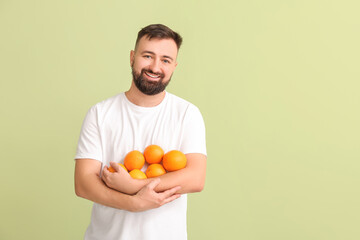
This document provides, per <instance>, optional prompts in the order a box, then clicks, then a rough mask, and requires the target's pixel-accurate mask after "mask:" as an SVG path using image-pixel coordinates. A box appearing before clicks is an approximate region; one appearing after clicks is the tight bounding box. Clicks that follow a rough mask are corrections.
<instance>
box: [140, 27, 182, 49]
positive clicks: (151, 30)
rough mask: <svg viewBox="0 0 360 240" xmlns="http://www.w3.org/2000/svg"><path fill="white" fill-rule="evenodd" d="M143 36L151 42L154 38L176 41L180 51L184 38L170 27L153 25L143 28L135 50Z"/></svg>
mask: <svg viewBox="0 0 360 240" xmlns="http://www.w3.org/2000/svg"><path fill="white" fill-rule="evenodd" d="M143 36H145V37H146V38H148V39H149V40H151V39H152V38H158V39H172V40H174V41H175V43H176V46H177V49H178V50H179V48H180V46H181V43H182V37H181V36H180V34H178V33H177V32H174V31H173V30H171V29H170V28H169V27H167V26H165V25H162V24H151V25H149V26H146V27H144V28H142V29H141V30H140V31H139V33H138V36H137V39H136V44H135V48H136V47H137V44H138V42H139V41H140V39H141V38H142V37H143Z"/></svg>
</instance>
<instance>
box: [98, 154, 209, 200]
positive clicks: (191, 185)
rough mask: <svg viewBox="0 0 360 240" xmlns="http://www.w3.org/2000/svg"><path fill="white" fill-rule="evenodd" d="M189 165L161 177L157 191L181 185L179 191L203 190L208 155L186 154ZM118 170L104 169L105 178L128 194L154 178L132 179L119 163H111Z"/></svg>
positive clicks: (114, 187)
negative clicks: (112, 171)
mask: <svg viewBox="0 0 360 240" xmlns="http://www.w3.org/2000/svg"><path fill="white" fill-rule="evenodd" d="M186 158H187V165H186V167H185V168H184V169H180V170H178V171H174V172H168V173H166V174H164V175H162V176H160V177H159V178H160V179H161V182H160V183H159V185H157V186H156V188H155V191H156V192H162V191H165V190H166V189H170V188H173V187H175V186H180V187H181V189H179V190H178V192H177V193H179V194H183V193H193V192H201V191H202V190H203V188H204V185H205V176H206V156H205V155H203V154H200V153H190V154H186ZM111 166H112V167H113V168H114V169H115V170H116V172H115V173H110V172H109V171H108V170H107V168H104V171H103V180H104V182H105V184H107V185H108V186H109V187H111V188H113V189H116V190H118V191H120V192H124V193H127V194H135V193H137V192H138V191H139V190H140V189H141V188H143V187H144V186H145V185H147V184H148V183H149V182H150V181H152V180H153V179H151V178H150V179H144V180H138V179H132V178H131V177H130V176H129V174H127V173H126V171H125V170H123V169H122V168H120V167H119V165H118V164H115V163H113V162H112V163H111Z"/></svg>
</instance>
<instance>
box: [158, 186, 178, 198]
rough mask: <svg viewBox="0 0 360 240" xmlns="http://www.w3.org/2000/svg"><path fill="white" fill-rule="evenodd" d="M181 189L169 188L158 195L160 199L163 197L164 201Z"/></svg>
mask: <svg viewBox="0 0 360 240" xmlns="http://www.w3.org/2000/svg"><path fill="white" fill-rule="evenodd" d="M180 189H181V186H176V187H173V188H170V189H168V190H166V191H164V192H162V193H159V195H160V196H161V197H163V198H164V199H166V198H168V197H171V196H173V195H174V194H175V193H176V192H177V191H179V190H180Z"/></svg>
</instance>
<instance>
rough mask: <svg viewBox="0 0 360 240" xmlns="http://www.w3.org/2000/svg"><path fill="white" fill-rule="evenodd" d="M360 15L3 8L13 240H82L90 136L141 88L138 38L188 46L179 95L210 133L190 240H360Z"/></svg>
mask: <svg viewBox="0 0 360 240" xmlns="http://www.w3.org/2000/svg"><path fill="white" fill-rule="evenodd" d="M359 9H360V4H359V2H358V1H355V0H354V1H351V0H341V1H340V0H333V1H331V0H328V1H325V0H324V1H321V0H311V1H310V0H288V1H285V0H283V1H281V0H272V1H266V0H254V1H237V0H233V1H229V0H223V1H209V0H199V1H195V0H194V1H190V0H186V1H160V0H152V1H145V0H142V1H126V2H125V1H120V0H117V1H114V0H113V1H85V0H65V1H49V0H41V1H40V0H39V1H26V0H21V1H10V0H1V1H0V69H1V70H0V80H1V85H0V89H1V90H0V93H1V96H0V98H1V101H0V107H1V118H0V119H1V125H0V130H1V132H0V134H1V142H0V146H1V151H0V157H1V174H0V184H1V185H0V187H1V205H0V239H4V240H12V239H53V240H56V239H59V240H60V239H82V237H83V233H84V231H85V229H86V227H87V225H88V222H89V218H90V212H91V203H90V202H89V201H87V200H84V199H80V198H77V197H76V196H75V193H74V186H73V175H74V161H73V157H74V154H75V150H76V145H77V140H78V136H79V132H80V127H81V124H82V121H83V118H84V116H85V114H86V112H87V110H88V109H89V108H90V107H91V106H92V105H94V104H95V103H97V102H99V101H101V100H103V99H106V98H108V97H110V96H113V95H115V94H117V93H119V92H122V91H125V90H127V89H128V88H129V86H130V81H131V75H130V64H129V53H130V50H131V49H132V48H133V46H134V42H135V38H136V34H137V32H138V31H139V30H140V28H141V27H143V26H145V25H148V24H151V23H163V24H166V25H168V26H170V27H171V28H173V29H174V30H176V31H178V32H180V33H181V34H182V36H183V37H184V45H183V46H182V48H181V50H180V55H179V58H178V61H179V65H178V67H177V69H176V72H175V74H174V77H173V80H172V82H171V84H170V86H169V87H168V91H169V92H172V93H174V94H176V95H178V96H180V97H183V98H185V99H187V100H189V101H191V102H193V103H194V104H196V105H197V106H198V107H199V108H200V109H201V112H202V114H203V116H204V119H205V122H206V127H207V147H208V168H207V180H206V187H205V190H204V191H203V192H202V193H196V194H192V195H189V209H188V234H189V239H214V240H218V239H245V240H265V239H266V240H304V239H306V240H312V239H314V240H323V239H324V240H335V239H338V240H352V239H353V240H358V239H360V228H359V223H360V204H359V202H360V190H359V185H360V163H359V160H360V150H359V149H360V146H359V144H360V137H359V136H360V127H359V122H360V109H359V102H360V101H359V100H360V99H359V89H360V83H359V80H360V68H359V65H360V59H359V58H360V57H359V56H360V47H359V42H360V17H359Z"/></svg>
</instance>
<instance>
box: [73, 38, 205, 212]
mask: <svg viewBox="0 0 360 240" xmlns="http://www.w3.org/2000/svg"><path fill="white" fill-rule="evenodd" d="M177 54H178V49H177V46H176V43H175V42H174V41H173V40H172V39H151V40H149V39H148V38H146V36H144V37H142V38H141V39H140V41H139V42H138V45H137V46H136V48H135V50H132V51H131V52H130V65H131V66H132V67H133V69H134V70H135V71H136V72H137V73H140V72H141V70H142V69H146V70H147V71H146V72H145V73H144V77H145V78H146V79H147V80H148V81H159V80H160V78H159V76H158V75H159V74H160V73H161V74H163V75H164V79H163V81H164V82H165V81H169V80H170V78H171V76H172V74H173V72H174V70H175V68H176V66H177V61H176V58H177ZM125 95H126V97H127V98H128V100H129V101H131V102H132V103H134V104H136V105H138V106H142V107H153V106H156V105H158V104H160V103H161V101H162V100H163V99H164V97H165V92H161V93H159V94H156V95H152V96H149V95H146V94H143V93H142V92H141V91H139V89H137V87H136V86H135V84H134V82H132V84H131V86H130V89H129V90H128V91H127V92H126V93H125ZM186 157H187V166H186V167H185V168H184V169H181V170H178V171H175V172H169V173H167V174H165V175H162V176H160V177H159V178H153V179H144V180H138V179H133V178H131V177H130V175H129V174H128V173H127V172H126V171H125V170H124V169H123V168H121V167H120V166H119V165H118V164H116V163H115V162H111V163H110V164H111V166H112V167H113V168H114V169H115V173H110V172H109V171H108V168H107V167H105V168H104V169H103V171H102V169H101V162H99V161H97V160H93V159H77V160H76V165H75V192H76V194H77V196H79V197H82V198H85V199H88V200H91V201H93V202H96V203H99V204H102V205H105V206H109V207H113V208H118V209H124V210H128V211H132V212H139V211H145V210H149V209H153V208H158V207H160V206H162V205H164V204H167V203H169V202H171V201H173V200H175V199H177V198H179V197H180V196H181V194H183V193H193V192H200V191H202V190H203V188H204V184H205V175H206V156H205V155H203V154H199V153H191V154H186ZM101 172H102V174H100V173H101ZM100 175H101V176H100Z"/></svg>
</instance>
